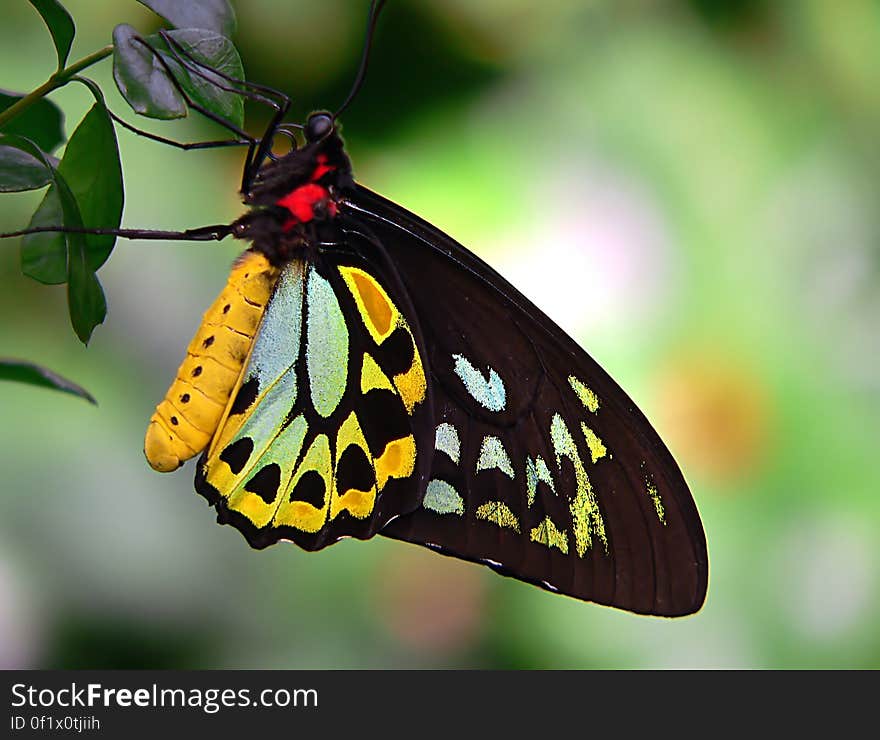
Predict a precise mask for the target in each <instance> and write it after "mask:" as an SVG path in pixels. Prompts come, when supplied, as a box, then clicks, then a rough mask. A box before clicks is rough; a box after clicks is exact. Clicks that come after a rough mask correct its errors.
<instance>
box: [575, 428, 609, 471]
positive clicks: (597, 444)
mask: <svg viewBox="0 0 880 740" xmlns="http://www.w3.org/2000/svg"><path fill="white" fill-rule="evenodd" d="M581 431H582V432H583V433H584V439H586V440H587V447H589V448H590V457H592V458H593V462H594V463H596V462H598V461H599V460H600V459H601V458H603V457H605V453H606V452H608V450H606V449H605V445H604V444H602V440H601V439H599V437H598V435H597V434H596V433H595V432H594V431H593V430H592V429H590V427H588V426H587V425H586V424H584V422H581Z"/></svg>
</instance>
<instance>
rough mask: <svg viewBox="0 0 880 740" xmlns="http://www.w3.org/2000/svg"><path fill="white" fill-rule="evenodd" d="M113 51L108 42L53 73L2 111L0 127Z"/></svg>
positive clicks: (111, 45)
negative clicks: (101, 47)
mask: <svg viewBox="0 0 880 740" xmlns="http://www.w3.org/2000/svg"><path fill="white" fill-rule="evenodd" d="M112 53H113V44H108V45H107V46H105V47H104V48H103V49H98V51H95V52H93V53H91V54H89V55H88V56H85V57H83V58H82V59H80V60H79V61H77V62H74V63H73V64H71V65H70V66H69V67H65V68H64V69H62V70H60V71H59V72H56V73H55V74H53V75H52V76H51V77H50V78H49V79H48V80H46V81H45V82H44V83H43V84H42V85H40V86H39V87H38V88H37V89H36V90H34V91H32V92H29V93H28V94H27V95H25V96H24V97H23V98H22V99H21V100H19V101H18V102H16V103H14V104H13V105H10V106H9V107H8V108H7V109H6V110H5V111H3V112H2V113H0V128H3V126H5V125H6V124H7V123H8V122H9V121H11V120H12V119H13V118H15V117H16V116H17V115H19V114H20V113H23V112H24V111H25V110H27V109H28V108H30V107H31V106H32V105H33V104H34V103H36V102H37V101H38V100H40V99H41V98H44V97H46V96H47V95H48V94H49V93H50V92H52V91H53V90H55V89H57V88H59V87H62V86H63V85H66V84H67V83H68V82H70V79H71V78H72V77H74V76H75V75H76V74H78V73H79V72H81V71H82V70H84V69H85V68H86V67H91V66H92V65H93V64H96V63H97V62H100V61H101V60H102V59H105V58H106V57H108V56H110V55H111V54H112Z"/></svg>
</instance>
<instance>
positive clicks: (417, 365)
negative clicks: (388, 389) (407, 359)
mask: <svg viewBox="0 0 880 740" xmlns="http://www.w3.org/2000/svg"><path fill="white" fill-rule="evenodd" d="M407 331H409V327H407ZM410 337H412V333H410ZM394 385H395V387H396V388H397V392H398V393H400V400H401V401H403V405H404V406H406V412H407V413H408V414H410V416H411V415H412V412H413V409H414V408H415V405H416V404H417V403H421V402H422V401H424V400H425V394H426V393H427V392H428V382H427V381H426V380H425V369H424V368H423V367H422V358H421V357H419V351H418V348H417V347H416V346H415V341H413V362H412V365H411V366H410V368H409V370H407V371H406V372H405V373H401V374H400V375H395V376H394Z"/></svg>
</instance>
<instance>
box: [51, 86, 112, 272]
mask: <svg viewBox="0 0 880 740" xmlns="http://www.w3.org/2000/svg"><path fill="white" fill-rule="evenodd" d="M58 173H59V174H60V175H61V176H62V177H63V178H64V180H65V181H66V182H67V184H68V185H69V186H70V190H71V192H73V195H74V197H75V198H76V204H77V206H78V207H79V213H80V217H81V218H82V222H83V224H84V225H85V226H87V227H88V228H90V229H118V228H119V224H120V223H121V222H122V204H123V186H122V165H121V164H120V162H119V147H118V146H117V143H116V133H115V131H114V129H113V121H112V120H111V119H110V115H109V114H108V113H107V108H106V107H105V106H104V102H103V100H100V101H99V102H97V103H95V105H93V106H92V108H91V110H90V111H89V112H88V113H86V115H85V116H84V117H83V119H82V121H81V122H80V124H79V126H77V127H76V130H75V131H74V132H73V134H72V135H71V137H70V141H69V142H67V148H66V149H65V150H64V156H63V157H62V158H61V163H60V164H59V165H58ZM85 242H86V254H87V257H88V263H89V265H90V267H91V269H92V270H97V269H98V268H99V267H100V266H101V265H103V264H104V263H105V262H106V261H107V258H108V257H109V256H110V252H112V251H113V245H114V244H115V243H116V237H115V236H110V235H99V234H87V235H86V236H85Z"/></svg>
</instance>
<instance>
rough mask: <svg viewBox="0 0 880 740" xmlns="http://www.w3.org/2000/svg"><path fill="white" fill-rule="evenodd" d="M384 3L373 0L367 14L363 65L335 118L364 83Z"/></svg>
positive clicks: (362, 56)
mask: <svg viewBox="0 0 880 740" xmlns="http://www.w3.org/2000/svg"><path fill="white" fill-rule="evenodd" d="M384 5H385V0H373V2H371V3H370V12H369V14H368V15H367V33H366V35H365V36H364V51H363V53H362V54H361V66H360V67H359V68H358V73H357V77H355V78H354V83H353V84H352V86H351V90H350V91H349V93H348V97H347V98H346V99H345V102H344V103H343V104H342V105H340V106H339V109H338V110H337V111H336V113H334V114H333V118H334V120H335V119H336V118H337V117H338V116H339V114H340V113H342V111H344V110H345V109H346V108H348V106H349V104H350V103H351V101H352V100H354V96H355V95H357V94H358V91H359V90H360V89H361V85H363V84H364V78H365V77H366V76H367V64H368V63H369V61H370V49H371V48H372V47H373V32H374V31H375V30H376V22H377V21H378V20H379V13H381V12H382V7H383V6H384Z"/></svg>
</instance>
